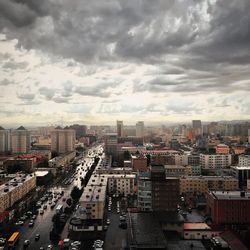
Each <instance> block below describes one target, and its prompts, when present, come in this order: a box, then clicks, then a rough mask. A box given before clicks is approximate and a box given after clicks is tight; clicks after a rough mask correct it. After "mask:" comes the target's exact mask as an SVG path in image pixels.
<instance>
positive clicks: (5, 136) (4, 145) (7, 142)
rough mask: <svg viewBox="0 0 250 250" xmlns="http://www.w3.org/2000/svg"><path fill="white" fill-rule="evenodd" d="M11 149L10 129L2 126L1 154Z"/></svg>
mask: <svg viewBox="0 0 250 250" xmlns="http://www.w3.org/2000/svg"><path fill="white" fill-rule="evenodd" d="M10 150H11V137H10V130H8V129H4V128H3V127H1V126H0V154H6V153H9V152H10Z"/></svg>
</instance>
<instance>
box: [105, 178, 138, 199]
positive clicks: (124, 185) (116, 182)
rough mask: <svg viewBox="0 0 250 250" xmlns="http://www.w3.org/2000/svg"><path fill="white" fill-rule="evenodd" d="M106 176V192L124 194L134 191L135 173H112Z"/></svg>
mask: <svg viewBox="0 0 250 250" xmlns="http://www.w3.org/2000/svg"><path fill="white" fill-rule="evenodd" d="M106 177H107V178H108V192H109V193H110V194H112V193H119V194H123V195H125V196H127V195H128V194H129V195H133V194H134V192H135V174H112V175H106Z"/></svg>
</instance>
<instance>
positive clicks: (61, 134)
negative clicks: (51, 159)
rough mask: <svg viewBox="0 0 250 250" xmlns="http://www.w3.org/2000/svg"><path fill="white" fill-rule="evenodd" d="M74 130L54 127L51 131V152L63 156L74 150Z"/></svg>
mask: <svg viewBox="0 0 250 250" xmlns="http://www.w3.org/2000/svg"><path fill="white" fill-rule="evenodd" d="M75 138H76V134H75V130H73V129H67V128H64V129H62V128H61V127H56V128H55V129H54V130H53V131H51V151H56V152H57V153H58V154H64V153H67V152H71V151H74V150H75Z"/></svg>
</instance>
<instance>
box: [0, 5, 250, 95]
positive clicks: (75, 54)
mask: <svg viewBox="0 0 250 250" xmlns="http://www.w3.org/2000/svg"><path fill="white" fill-rule="evenodd" d="M249 12H250V1H249V0H231V1H228V0H218V1H209V0H204V1H194V0H186V1H177V0H154V1H153V2H152V1H151V0H145V1H140V0H133V1H124V0H110V1H97V0H92V1H87V0H74V1H67V0H61V1H51V0H44V1H36V0H27V1H24V0H16V1H14V0H12V1H4V0H0V30H1V31H2V32H3V33H5V34H6V36H7V39H12V38H16V39H18V46H19V47H24V48H26V49H33V48H35V49H40V50H42V51H45V52H46V53H50V54H53V55H58V56H62V57H64V58H68V59H69V60H70V61H69V63H68V67H73V66H74V65H75V62H76V61H79V62H82V63H85V64H88V65H93V72H94V73H95V72H96V68H97V67H98V63H99V62H101V63H105V62H108V63H110V62H121V61H122V62H123V63H124V62H125V63H130V62H134V63H138V64H137V65H140V64H141V63H143V64H152V65H154V66H155V67H156V68H158V70H156V71H155V72H154V70H149V71H148V72H146V73H145V74H146V75H152V76H155V80H152V81H151V82H147V81H146V82H145V83H140V82H139V84H138V83H136V84H135V85H134V91H135V92H137V91H150V92H154V93H158V92H162V91H163V92H164V91H174V92H188V93H191V92H197V91H200V92H202V91H217V92H222V91H225V92H232V91H234V90H241V89H242V90H246V91H249V87H248V84H249V83H247V82H245V83H242V82H240V80H246V79H249V72H248V73H245V74H240V73H241V71H240V69H239V68H232V66H237V65H239V66H248V67H249V66H250V15H249ZM95 64H96V66H95ZM15 67H17V68H18V67H19V68H23V69H24V68H25V65H23V66H22V65H21V64H20V63H19V64H16V65H14V64H13V62H7V63H6V64H4V65H3V68H15ZM111 67H112V65H111ZM132 72H133V69H132V68H128V69H127V70H123V71H122V72H121V73H122V74H128V75H129V74H130V73H132ZM163 75H165V77H166V78H164V77H163ZM171 75H174V76H178V77H176V78H173V79H172V78H167V76H171ZM236 83H239V84H238V86H237V84H236ZM75 92H76V93H79V94H80V95H88V96H101V97H109V96H110V93H109V92H108V91H107V90H103V89H101V90H100V89H98V88H95V87H91V88H89V89H86V88H85V87H82V86H78V87H76V89H70V88H66V89H65V88H64V91H61V92H60V95H61V98H68V97H70V96H71V95H72V94H73V93H75ZM40 94H41V95H44V96H45V97H46V99H48V100H51V99H52V98H53V97H54V95H55V92H54V91H52V92H51V91H48V90H46V89H40ZM65 100H66V99H65Z"/></svg>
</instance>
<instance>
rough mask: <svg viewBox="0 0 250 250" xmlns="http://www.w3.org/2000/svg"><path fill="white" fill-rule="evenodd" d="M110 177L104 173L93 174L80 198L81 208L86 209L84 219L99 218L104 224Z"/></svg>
mask: <svg viewBox="0 0 250 250" xmlns="http://www.w3.org/2000/svg"><path fill="white" fill-rule="evenodd" d="M107 184H108V179H107V177H106V176H104V175H97V174H93V175H92V176H91V178H90V180H89V182H88V185H87V186H86V187H85V189H84V192H83V194H82V196H81V198H80V200H79V206H80V208H81V209H82V210H83V211H85V213H83V214H82V215H83V216H82V219H86V220H99V222H100V225H101V224H102V220H103V215H104V208H105V200H106V192H107Z"/></svg>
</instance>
